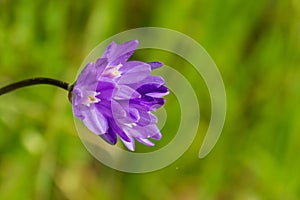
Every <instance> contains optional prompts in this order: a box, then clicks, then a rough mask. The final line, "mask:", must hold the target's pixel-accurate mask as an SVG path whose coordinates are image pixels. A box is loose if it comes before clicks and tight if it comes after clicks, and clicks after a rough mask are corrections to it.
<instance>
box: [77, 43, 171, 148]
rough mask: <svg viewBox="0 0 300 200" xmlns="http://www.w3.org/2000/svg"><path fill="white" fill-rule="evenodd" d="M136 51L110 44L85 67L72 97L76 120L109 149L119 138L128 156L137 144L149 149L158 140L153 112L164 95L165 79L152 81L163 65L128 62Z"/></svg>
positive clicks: (130, 45)
mask: <svg viewBox="0 0 300 200" xmlns="http://www.w3.org/2000/svg"><path fill="white" fill-rule="evenodd" d="M137 46H138V41H137V40H133V41H128V42H126V43H123V44H120V45H118V44H116V43H115V42H112V43H111V44H110V45H109V46H108V47H107V48H106V50H105V52H104V54H103V55H102V57H101V58H99V59H98V60H97V61H96V62H95V63H93V62H91V63H88V64H87V65H86V66H85V68H84V69H83V70H82V72H81V73H80V75H79V76H78V79H77V80H76V82H75V84H74V87H73V90H72V92H71V96H72V107H73V112H74V115H75V116H76V117H78V118H79V119H80V120H82V121H83V123H84V124H85V126H86V127H87V128H88V129H89V130H90V131H92V132H94V133H95V134H97V135H99V136H100V137H102V138H103V139H104V140H105V141H107V142H108V143H110V144H116V142H117V137H118V136H119V138H120V140H121V141H122V142H123V143H124V145H125V146H126V147H127V148H128V149H129V150H131V151H134V149H135V140H137V141H138V142H140V143H143V144H145V145H148V146H153V145H154V143H153V142H152V141H150V140H149V139H155V140H159V139H161V133H160V130H159V129H158V127H157V125H156V124H157V118H156V117H155V115H154V114H152V112H151V111H154V110H156V109H157V108H160V107H161V106H163V104H164V103H165V99H163V98H162V97H163V96H165V95H167V94H168V88H167V87H166V86H165V81H164V79H163V78H162V77H160V76H151V75H150V73H151V71H152V70H153V69H156V68H159V67H161V66H162V65H163V64H162V63H160V62H150V63H145V62H141V61H128V59H129V58H130V57H131V56H132V54H133V53H134V51H135V50H136V48H137Z"/></svg>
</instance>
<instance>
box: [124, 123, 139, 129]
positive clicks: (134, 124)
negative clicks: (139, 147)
mask: <svg viewBox="0 0 300 200" xmlns="http://www.w3.org/2000/svg"><path fill="white" fill-rule="evenodd" d="M124 125H125V126H128V127H129V128H133V127H134V126H137V124H136V123H124Z"/></svg>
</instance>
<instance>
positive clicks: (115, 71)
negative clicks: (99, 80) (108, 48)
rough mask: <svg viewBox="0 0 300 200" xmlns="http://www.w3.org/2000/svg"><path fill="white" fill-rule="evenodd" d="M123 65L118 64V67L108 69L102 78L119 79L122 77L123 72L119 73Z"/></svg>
mask: <svg viewBox="0 0 300 200" xmlns="http://www.w3.org/2000/svg"><path fill="white" fill-rule="evenodd" d="M120 67H122V64H118V65H117V66H113V67H109V68H108V69H106V70H104V72H103V73H102V76H106V77H111V78H118V77H120V76H121V74H122V72H120V71H119V69H120Z"/></svg>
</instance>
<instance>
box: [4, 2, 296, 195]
mask: <svg viewBox="0 0 300 200" xmlns="http://www.w3.org/2000/svg"><path fill="white" fill-rule="evenodd" d="M145 26H158V27H165V28H169V29H174V30H177V31H180V32H183V33H184V34H187V35H189V36H190V37H192V38H194V39H195V40H196V41H197V42H199V43H200V44H202V46H204V47H205V48H206V50H207V51H208V52H209V54H210V55H211V56H212V58H213V59H214V61H215V62H216V64H217V66H218V67H219V70H220V72H221V74H222V76H223V80H224V83H225V87H226V92H227V102H228V107H227V119H226V123H225V127H224V130H223V133H222V135H221V138H220V140H219V142H218V143H217V145H216V146H215V148H214V150H213V151H212V152H211V153H210V154H209V156H208V157H206V158H205V159H203V160H200V159H198V150H199V147H200V145H201V141H202V139H203V137H204V135H203V134H204V133H205V131H206V130H207V127H208V124H209V119H210V99H209V94H208V91H207V88H206V86H205V83H204V82H203V80H202V79H201V77H200V76H199V75H197V74H196V71H195V70H193V69H192V68H191V67H190V66H189V64H188V63H187V62H186V61H185V60H183V59H181V58H179V57H177V56H174V55H172V54H169V53H167V52H163V51H161V52H160V51H152V50H143V51H138V52H137V55H135V57H136V58H139V59H142V60H146V61H147V60H153V59H156V58H157V60H161V61H163V62H165V63H167V64H168V65H169V66H172V67H174V68H175V69H176V70H178V71H180V72H181V73H182V74H183V75H185V76H186V78H187V79H188V80H189V81H190V83H191V84H192V86H193V87H194V88H195V90H196V91H197V97H198V100H199V102H200V108H201V123H200V127H199V131H198V133H199V134H198V136H197V138H196V140H195V142H194V143H193V144H192V146H191V147H190V148H189V150H188V151H187V152H186V153H185V154H184V155H183V156H182V157H181V158H180V159H179V160H177V161H176V162H175V163H173V164H172V165H170V166H169V167H167V168H165V169H162V170H159V171H156V172H152V173H147V174H126V173H122V172H118V171H115V170H113V169H110V168H108V167H106V166H104V165H103V164H101V163H99V162H98V161H97V160H95V159H94V158H93V157H92V156H91V155H90V154H89V153H88V152H87V151H86V149H85V148H84V146H83V145H82V143H81V141H80V139H79V137H78V135H77V132H76V129H75V126H74V121H73V116H72V110H71V106H70V104H69V102H68V101H67V97H66V95H67V94H66V92H65V91H62V90H60V89H57V88H53V87H49V86H34V87H31V88H24V89H22V90H17V91H15V92H13V93H10V94H7V95H3V96H1V97H0V154H1V157H0V199H122V200H123V199H125V200H127V199H128V200H134V199H137V200H139V199H151V200H152V199H153V200H156V199H167V200H173V199H189V200H190V199H205V200H206V199H299V198H300V179H299V177H298V171H299V168H300V160H299V156H298V154H299V153H298V152H299V151H300V136H299V132H300V125H299V124H300V123H299V122H298V121H299V115H300V106H299V105H298V104H299V102H300V92H299V91H300V84H299V80H300V68H299V66H300V56H299V55H300V3H299V1H297V0H287V1H279V0H263V1H259V0H254V1H238V0H230V1H221V0H200V1H198V0H185V1H180V0H172V1H171V0H166V1H159V0H153V1H139V0H128V1H121V0H119V1H117V0H114V1H92V0H86V1H70V0H66V1H57V0H53V1H43V0H38V1H25V0H16V1H9V0H0V86H3V85H5V84H8V83H11V82H14V81H17V80H21V79H25V78H30V77H36V76H46V77H52V78H57V79H61V80H65V81H68V82H73V81H74V80H75V77H76V74H77V70H78V68H79V67H80V65H81V62H82V61H83V59H84V58H85V57H86V55H87V54H88V53H89V52H90V51H91V50H92V49H93V48H94V47H95V46H96V45H98V43H100V42H101V41H103V40H105V39H107V38H108V37H110V36H112V35H114V34H116V33H119V32H121V31H125V30H127V29H131V28H137V27H145ZM167 98H168V100H169V102H170V103H169V104H167V105H166V110H167V111H168V121H169V122H168V123H167V124H166V127H165V128H164V129H165V132H172V130H173V129H176V124H172V123H171V122H172V120H174V121H178V114H179V113H178V110H179V109H178V103H177V102H176V100H172V99H173V96H172V95H171V96H170V97H167ZM187 98H188V97H187ZM191 106H192V105H191ZM172 107H175V108H176V109H174V110H172ZM172 112H173V113H172ZM172 114H173V115H172ZM164 137H165V138H167V140H170V139H171V138H172V136H167V135H166V136H164ZM162 145H163V144H162V143H161V144H158V147H160V146H162ZM138 147H140V148H143V147H142V146H138ZM142 150H145V151H148V149H142Z"/></svg>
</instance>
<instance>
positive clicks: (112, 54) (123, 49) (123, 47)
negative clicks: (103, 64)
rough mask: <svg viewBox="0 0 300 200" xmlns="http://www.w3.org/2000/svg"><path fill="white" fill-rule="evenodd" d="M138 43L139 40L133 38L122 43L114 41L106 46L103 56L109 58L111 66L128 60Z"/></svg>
mask: <svg viewBox="0 0 300 200" xmlns="http://www.w3.org/2000/svg"><path fill="white" fill-rule="evenodd" d="M138 44H139V43H138V41H137V40H131V41H128V42H125V43H123V44H120V45H118V44H116V43H115V42H112V43H110V45H109V46H108V47H107V48H106V50H105V52H104V54H103V55H102V58H107V59H108V63H109V65H110V66H111V65H118V64H120V63H123V62H126V61H127V60H128V58H130V57H131V56H132V54H133V53H134V51H135V50H136V48H137V46H138Z"/></svg>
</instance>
